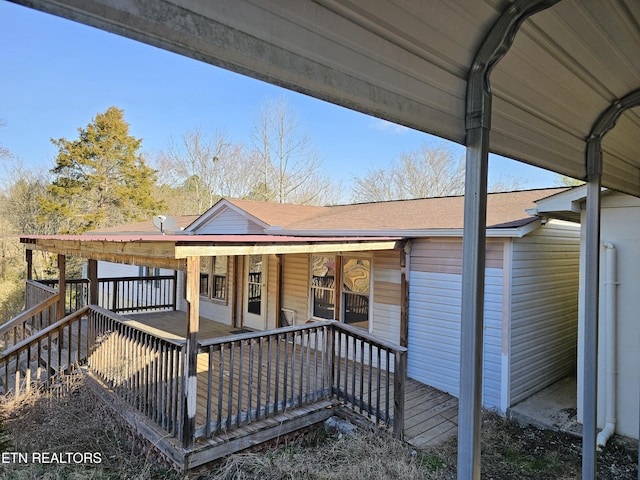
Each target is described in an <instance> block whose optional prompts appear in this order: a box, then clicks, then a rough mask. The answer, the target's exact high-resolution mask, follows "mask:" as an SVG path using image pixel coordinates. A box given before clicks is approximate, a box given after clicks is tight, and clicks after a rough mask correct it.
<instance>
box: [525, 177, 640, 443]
mask: <svg viewBox="0 0 640 480" xmlns="http://www.w3.org/2000/svg"><path fill="white" fill-rule="evenodd" d="M601 198H602V200H601V209H600V212H601V213H600V215H601V218H600V222H601V234H600V260H599V264H600V282H599V319H600V321H599V324H598V355H597V358H598V364H597V368H598V383H597V405H598V415H597V424H598V428H600V429H604V433H602V432H601V433H600V434H599V436H598V443H600V444H603V443H605V442H606V438H607V437H608V436H610V435H611V434H612V433H617V434H621V435H625V436H627V437H631V438H638V421H639V417H638V402H639V390H640V387H639V381H638V363H639V361H640V341H639V339H640V324H638V321H637V317H638V314H637V312H638V311H639V310H640V297H639V296H638V292H637V284H638V272H639V271H640V255H639V254H638V242H639V239H640V199H638V198H637V197H633V196H630V195H626V194H623V193H620V192H616V191H613V190H609V189H604V190H603V192H602V194H601ZM585 202H586V186H581V187H576V188H574V189H571V190H567V191H564V192H559V193H557V194H555V195H552V196H550V197H547V198H545V199H541V200H539V201H537V202H536V205H537V207H536V209H535V210H534V211H533V212H532V213H536V214H537V215H542V216H547V217H548V218H561V219H566V220H571V221H574V222H581V223H582V224H583V225H584V224H585V215H586V210H585ZM580 256H581V262H580V270H581V279H582V280H581V282H580V297H581V301H580V308H579V309H578V320H579V335H580V337H583V336H584V322H585V310H584V308H583V305H584V301H583V300H584V295H585V283H584V268H585V259H586V245H585V233H584V231H583V232H582V235H581V241H580ZM584 355H585V351H584V348H583V347H582V342H580V343H579V348H578V391H577V397H578V403H577V405H578V418H579V420H580V421H582V418H583V415H584V413H583V407H582V405H583V401H582V399H583V396H584V382H583V372H582V364H583V358H584Z"/></svg>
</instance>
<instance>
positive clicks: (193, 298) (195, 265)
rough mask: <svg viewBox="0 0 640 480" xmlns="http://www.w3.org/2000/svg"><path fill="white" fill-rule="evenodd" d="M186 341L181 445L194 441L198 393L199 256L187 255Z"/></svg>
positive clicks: (187, 444)
mask: <svg viewBox="0 0 640 480" xmlns="http://www.w3.org/2000/svg"><path fill="white" fill-rule="evenodd" d="M186 284H187V342H186V345H185V363H184V365H185V368H184V388H183V409H182V411H183V424H182V445H183V447H184V448H190V447H192V446H193V444H194V441H195V432H196V406H197V394H198V377H197V374H198V369H197V367H198V330H199V328H200V257H187V273H186Z"/></svg>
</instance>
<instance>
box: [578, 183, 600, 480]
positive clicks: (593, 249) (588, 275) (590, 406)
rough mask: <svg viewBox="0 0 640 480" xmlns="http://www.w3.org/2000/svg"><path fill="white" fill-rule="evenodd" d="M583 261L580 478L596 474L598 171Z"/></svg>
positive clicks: (591, 195) (590, 193) (592, 187)
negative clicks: (582, 374)
mask: <svg viewBox="0 0 640 480" xmlns="http://www.w3.org/2000/svg"><path fill="white" fill-rule="evenodd" d="M587 178H588V182H587V211H586V226H585V236H586V238H585V265H584V279H585V280H584V282H585V287H584V301H585V304H584V339H583V342H584V343H583V345H584V348H583V351H582V363H583V366H584V367H583V371H584V376H583V379H584V381H583V390H582V409H583V415H582V417H583V419H582V478H583V479H584V480H590V479H594V478H596V438H597V424H596V423H597V413H598V403H597V399H598V306H599V295H600V285H599V284H600V275H599V274H600V174H599V173H593V174H590V175H588V177H587Z"/></svg>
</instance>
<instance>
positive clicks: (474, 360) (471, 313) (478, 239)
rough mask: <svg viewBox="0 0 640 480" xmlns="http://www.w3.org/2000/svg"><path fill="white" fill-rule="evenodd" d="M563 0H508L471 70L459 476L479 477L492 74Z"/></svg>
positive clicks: (466, 122) (465, 215) (465, 203)
mask: <svg viewBox="0 0 640 480" xmlns="http://www.w3.org/2000/svg"><path fill="white" fill-rule="evenodd" d="M558 1H559V0H517V1H515V2H513V3H511V4H509V5H508V7H507V9H506V10H505V11H504V12H503V13H502V15H500V17H498V19H497V20H496V23H495V24H494V25H493V27H492V28H491V29H490V30H489V33H488V34H487V36H486V37H485V39H484V41H483V42H482V44H481V45H480V48H479V49H478V51H477V53H476V56H475V58H474V60H473V64H472V65H471V68H470V70H469V78H468V81H467V97H466V118H465V128H466V131H467V137H466V146H467V157H466V175H465V198H464V236H463V244H462V310H461V332H460V333H461V336H460V404H459V412H458V418H459V427H458V478H464V479H469V480H479V479H480V432H481V424H482V422H481V407H482V366H483V351H482V350H483V325H484V318H483V312H484V270H485V269H484V265H485V247H486V222H487V220H486V210H487V171H488V158H489V134H490V132H491V103H492V94H491V87H490V82H489V77H490V74H491V70H492V69H493V68H494V67H495V66H496V65H497V63H498V62H499V61H500V60H502V58H503V57H504V56H505V55H506V54H507V52H508V51H509V49H510V47H511V45H512V43H513V40H514V39H515V36H516V33H517V32H518V29H519V28H520V25H522V22H524V21H525V20H526V19H527V18H529V17H530V16H531V15H533V14H535V13H537V12H539V11H542V10H545V9H546V8H549V7H551V6H553V5H554V4H555V3H557V2H558Z"/></svg>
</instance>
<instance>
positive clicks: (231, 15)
mask: <svg viewBox="0 0 640 480" xmlns="http://www.w3.org/2000/svg"><path fill="white" fill-rule="evenodd" d="M15 1H17V2H18V3H25V4H28V5H29V6H32V7H35V8H39V9H42V10H45V11H48V12H51V13H55V14H58V15H62V16H65V17H68V18H72V19H75V20H78V21H81V22H84V23H87V24H90V25H95V26H98V27H100V28H103V29H106V30H109V31H114V32H116V33H120V34H123V35H125V36H128V37H131V38H134V39H138V40H141V41H144V42H147V43H150V44H152V45H156V46H159V47H161V48H166V49H169V50H173V51H176V52H179V53H183V54H185V55H189V56H192V57H194V58H197V59H200V60H204V61H206V62H209V63H212V64H215V65H219V66H222V67H224V68H228V69H230V70H235V71H238V72H241V73H245V74H248V75H251V76H253V77H256V78H260V79H263V80H267V81H269V82H272V83H275V84H278V85H282V86H285V87H287V88H291V89H293V90H297V91H301V92H304V93H307V94H310V95H313V96H315V97H318V98H321V99H325V100H328V101H331V102H334V103H337V104H340V105H344V106H346V107H349V108H352V109H355V110H359V111H362V112H365V113H369V114H372V115H375V116H378V117H381V118H385V119H387V120H391V121H394V122H397V123H400V124H403V125H407V126H409V127H412V128H415V129H418V130H423V131H425V132H429V133H432V134H435V135H439V136H441V137H444V138H447V139H450V140H453V141H456V142H458V143H464V139H465V129H464V115H465V95H466V76H467V72H468V68H469V66H470V65H471V63H472V60H473V58H474V55H475V52H476V50H477V48H478V47H479V45H480V44H481V43H482V41H483V39H484V37H485V35H486V33H487V31H488V30H489V28H490V27H491V25H492V24H493V23H494V22H495V20H496V19H497V17H498V16H499V14H500V12H502V11H503V10H504V8H505V6H506V5H508V4H509V3H510V2H507V1H506V0H484V1H482V0H422V1H419V2H416V1H412V0H385V1H383V0H316V1H312V0H270V1H262V0H217V1H209V0H167V1H161V0H117V1H116V0H92V1H86V0H29V1H27V0H15ZM491 86H492V91H493V94H494V100H493V116H492V119H493V125H492V127H493V131H492V134H491V145H490V148H491V151H493V152H495V153H499V154H502V155H505V156H508V157H511V158H515V159H518V160H522V161H525V162H527V163H530V164H533V165H537V166H540V167H543V168H547V169H550V170H553V171H556V172H559V173H562V174H565V175H569V176H573V177H577V178H584V176H585V173H586V172H585V167H584V164H585V160H584V158H585V139H586V137H587V136H588V135H589V132H590V131H591V128H592V126H593V125H594V123H595V122H596V120H597V118H598V117H599V116H600V114H602V112H604V111H605V110H606V109H607V108H608V107H609V106H610V105H611V104H612V103H613V102H614V101H615V100H616V99H618V98H620V97H623V96H624V95H626V94H628V93H630V92H632V91H634V90H636V89H639V88H640V2H639V1H638V0H607V1H600V0H561V1H560V2H559V3H557V4H556V5H555V6H553V7H551V8H549V9H547V10H545V11H543V12H540V13H538V14H535V15H533V16H532V17H531V18H530V19H529V20H527V21H525V22H524V24H523V25H522V28H521V30H520V31H519V32H518V34H517V35H516V38H515V42H514V44H513V47H512V48H511V50H510V51H509V53H508V54H507V55H506V56H505V58H504V59H503V60H502V61H501V62H500V63H499V64H498V65H497V66H496V68H495V69H494V70H493V72H492V76H491ZM639 138H640V114H639V112H638V109H637V108H636V109H634V110H630V111H628V112H626V113H625V114H624V115H623V117H622V118H621V119H620V121H619V124H618V126H617V127H616V128H614V129H613V130H612V131H611V132H610V133H609V134H608V135H607V136H605V141H604V143H603V151H604V173H603V184H604V185H605V186H608V187H611V188H613V189H617V190H621V191H624V192H627V193H631V194H633V195H640V173H639V172H640V143H639V142H638V139H639Z"/></svg>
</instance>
